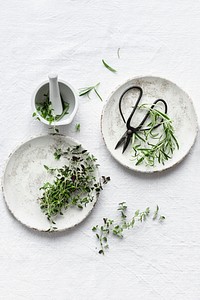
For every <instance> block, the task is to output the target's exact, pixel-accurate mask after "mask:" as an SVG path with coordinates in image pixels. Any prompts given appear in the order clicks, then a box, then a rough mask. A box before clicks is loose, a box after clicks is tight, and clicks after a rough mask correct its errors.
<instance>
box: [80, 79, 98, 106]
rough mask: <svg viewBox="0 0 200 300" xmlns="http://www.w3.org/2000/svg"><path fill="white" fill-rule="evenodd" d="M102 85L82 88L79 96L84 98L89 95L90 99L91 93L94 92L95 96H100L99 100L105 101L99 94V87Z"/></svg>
mask: <svg viewBox="0 0 200 300" xmlns="http://www.w3.org/2000/svg"><path fill="white" fill-rule="evenodd" d="M99 85H100V82H98V83H97V84H96V85H93V86H88V87H85V88H80V89H79V96H80V97H81V96H84V95H87V96H88V97H89V98H90V92H91V91H94V92H95V94H96V95H97V96H98V98H99V99H100V100H101V101H103V99H102V97H101V96H100V94H99V92H98V91H97V88H98V86H99Z"/></svg>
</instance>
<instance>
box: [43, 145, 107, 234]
mask: <svg viewBox="0 0 200 300" xmlns="http://www.w3.org/2000/svg"><path fill="white" fill-rule="evenodd" d="M61 156H63V157H66V158H67V160H68V163H67V165H64V166H63V167H62V168H56V169H51V168H49V167H48V166H44V167H45V169H46V170H47V171H48V172H50V173H51V174H54V176H55V177H54V180H53V183H50V182H46V183H45V184H44V185H43V186H42V187H41V188H40V190H42V191H43V194H42V196H41V197H40V198H39V202H40V208H41V209H42V211H43V212H44V213H45V215H46V216H47V219H48V220H49V221H50V222H51V223H52V224H55V218H56V216H58V215H59V214H60V215H62V214H63V211H64V210H66V209H68V208H69V207H72V206H76V207H78V208H80V209H82V208H83V207H84V206H86V205H87V204H88V203H90V202H92V201H93V200H94V195H95V194H96V195H97V196H98V195H99V193H100V191H101V190H102V184H101V182H100V180H99V179H97V178H96V177H95V171H96V169H97V167H98V165H97V164H96V158H95V157H94V156H93V155H91V154H89V153H88V151H87V150H83V149H82V148H81V145H78V146H74V147H72V146H70V147H68V148H67V149H66V150H65V151H62V150H61V149H60V148H59V149H56V151H55V153H54V157H55V159H60V157H61ZM53 229H56V228H55V227H53Z"/></svg>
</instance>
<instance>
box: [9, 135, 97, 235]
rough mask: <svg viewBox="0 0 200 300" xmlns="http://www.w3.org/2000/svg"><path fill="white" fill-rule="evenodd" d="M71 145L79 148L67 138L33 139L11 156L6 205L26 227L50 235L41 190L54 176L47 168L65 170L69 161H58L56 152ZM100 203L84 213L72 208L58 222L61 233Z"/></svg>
mask: <svg viewBox="0 0 200 300" xmlns="http://www.w3.org/2000/svg"><path fill="white" fill-rule="evenodd" d="M71 145H80V143H78V142H77V141H75V140H73V139H71V138H69V137H64V136H60V135H59V136H58V135H54V136H53V135H46V136H40V137H36V138H33V139H31V140H29V141H27V142H26V143H24V144H22V145H21V146H20V147H19V148H17V150H16V151H15V152H14V153H13V154H11V156H10V157H9V160H8V163H7V165H6V169H5V173H4V177H3V192H4V197H5V201H6V203H7V206H8V208H9V209H10V211H11V212H12V214H13V215H14V216H15V217H16V219H17V220H19V221H20V222H21V223H23V224H24V225H26V226H28V227H30V228H33V229H37V230H40V231H47V230H48V229H49V227H50V224H49V222H48V220H47V218H46V216H45V215H44V214H43V212H42V211H41V209H40V205H39V202H38V197H39V196H40V195H41V191H39V188H40V187H41V186H42V185H43V184H44V183H45V182H46V181H48V180H50V181H51V180H52V179H53V177H52V176H53V175H51V174H47V171H46V170H45V168H44V165H47V166H49V167H52V168H56V167H62V166H63V165H64V164H65V163H66V158H63V157H61V158H60V159H59V160H55V158H54V155H53V153H54V152H55V148H61V149H63V150H64V149H66V147H68V146H71ZM95 176H96V177H97V178H98V170H96V174H95ZM96 201H97V197H96V193H94V201H93V202H92V203H88V205H87V206H86V207H84V208H83V209H78V208H70V209H68V210H66V211H65V212H64V215H63V216H59V217H57V218H56V227H57V228H58V230H59V231H61V230H64V229H68V228H71V227H74V226H75V225H77V224H79V223H80V222H81V221H83V220H84V219H85V218H86V217H87V216H88V214H89V213H90V212H91V210H92V209H93V207H94V205H95V203H96Z"/></svg>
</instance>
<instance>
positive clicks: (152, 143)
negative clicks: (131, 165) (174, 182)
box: [132, 104, 179, 166]
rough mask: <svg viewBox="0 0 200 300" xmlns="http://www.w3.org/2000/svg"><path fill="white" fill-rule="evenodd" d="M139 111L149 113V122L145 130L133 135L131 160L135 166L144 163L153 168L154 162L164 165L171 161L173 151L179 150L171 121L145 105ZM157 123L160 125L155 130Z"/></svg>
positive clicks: (166, 116)
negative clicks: (134, 161) (142, 110)
mask: <svg viewBox="0 0 200 300" xmlns="http://www.w3.org/2000/svg"><path fill="white" fill-rule="evenodd" d="M140 109H145V110H146V109H147V110H149V111H150V114H149V118H150V122H149V124H148V125H147V128H148V129H147V130H142V129H141V130H139V131H138V132H137V133H135V134H134V135H133V140H132V147H133V150H134V153H133V159H134V160H136V165H140V164H142V163H145V164H146V165H148V166H154V165H155V163H156V162H158V163H162V164H163V165H164V164H165V162H166V161H167V160H169V159H171V157H172V155H173V153H174V151H175V149H176V148H177V149H179V144H178V141H177V139H176V137H175V135H174V127H173V125H172V120H171V119H170V118H169V116H168V115H167V114H164V113H163V112H161V111H159V110H158V109H155V108H152V109H149V108H148V105H147V104H143V105H142V106H140ZM159 123H161V125H160V126H159V127H158V128H157V129H155V127H156V125H157V124H159Z"/></svg>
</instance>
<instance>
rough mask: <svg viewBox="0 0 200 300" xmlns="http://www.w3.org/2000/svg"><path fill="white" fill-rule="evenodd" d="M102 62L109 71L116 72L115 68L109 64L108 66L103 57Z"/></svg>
mask: <svg viewBox="0 0 200 300" xmlns="http://www.w3.org/2000/svg"><path fill="white" fill-rule="evenodd" d="M102 63H103V64H104V66H105V67H106V68H107V69H108V70H109V71H111V72H113V73H116V72H117V70H115V69H113V68H112V67H111V66H109V65H108V64H107V63H106V62H105V60H104V59H102Z"/></svg>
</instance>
